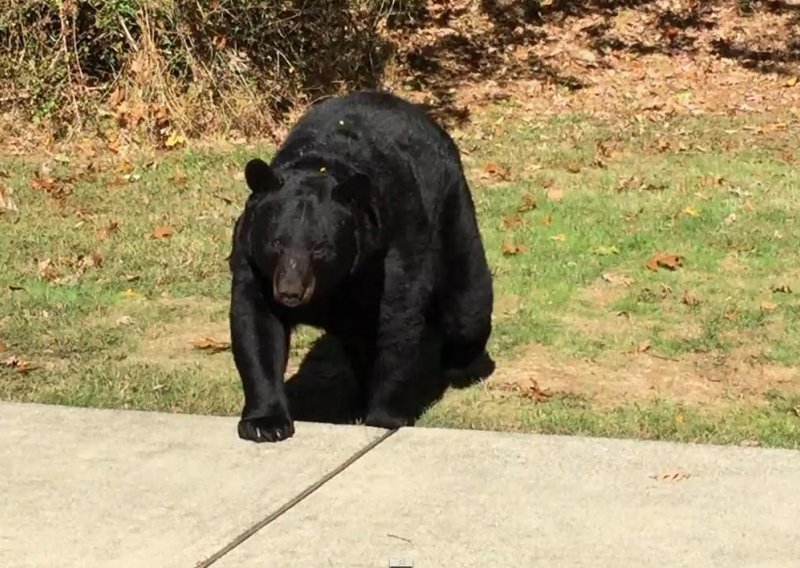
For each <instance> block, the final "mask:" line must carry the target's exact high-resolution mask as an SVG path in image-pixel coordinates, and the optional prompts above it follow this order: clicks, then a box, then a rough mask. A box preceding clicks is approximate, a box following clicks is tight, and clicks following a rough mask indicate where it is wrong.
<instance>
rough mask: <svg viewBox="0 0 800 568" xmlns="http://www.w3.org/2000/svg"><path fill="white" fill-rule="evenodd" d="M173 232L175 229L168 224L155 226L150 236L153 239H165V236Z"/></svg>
mask: <svg viewBox="0 0 800 568" xmlns="http://www.w3.org/2000/svg"><path fill="white" fill-rule="evenodd" d="M174 234H175V229H174V228H172V227H170V226H169V225H163V226H161V227H156V228H155V230H153V232H152V234H151V236H152V237H153V238H154V239H166V238H167V237H171V236H172V235H174Z"/></svg>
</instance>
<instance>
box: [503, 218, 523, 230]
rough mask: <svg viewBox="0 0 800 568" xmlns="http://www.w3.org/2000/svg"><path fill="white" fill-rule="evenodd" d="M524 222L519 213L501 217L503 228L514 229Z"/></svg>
mask: <svg viewBox="0 0 800 568" xmlns="http://www.w3.org/2000/svg"><path fill="white" fill-rule="evenodd" d="M523 224H524V220H523V219H522V217H521V216H520V215H509V216H507V217H503V228H504V229H516V228H518V227H521V226H522V225H523Z"/></svg>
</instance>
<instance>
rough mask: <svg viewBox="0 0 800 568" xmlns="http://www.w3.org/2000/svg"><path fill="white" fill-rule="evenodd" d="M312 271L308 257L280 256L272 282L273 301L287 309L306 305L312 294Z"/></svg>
mask: <svg viewBox="0 0 800 568" xmlns="http://www.w3.org/2000/svg"><path fill="white" fill-rule="evenodd" d="M314 282H315V280H314V271H313V269H312V267H311V262H310V259H309V258H308V255H299V254H292V253H287V252H285V253H283V254H281V257H280V260H279V261H278V266H277V267H276V269H275V274H274V277H273V282H272V291H273V295H274V297H275V300H276V301H277V302H279V303H281V304H283V305H284V306H286V307H287V308H296V307H297V306H301V305H303V304H307V303H308V302H309V301H310V300H311V296H312V295H313V294H314Z"/></svg>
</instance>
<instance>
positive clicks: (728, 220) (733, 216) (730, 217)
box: [723, 213, 736, 227]
mask: <svg viewBox="0 0 800 568" xmlns="http://www.w3.org/2000/svg"><path fill="white" fill-rule="evenodd" d="M723 222H724V223H725V225H727V226H729V227H730V226H731V225H733V224H734V223H735V222H736V213H731V214H730V215H728V216H727V217H725V220H724V221H723Z"/></svg>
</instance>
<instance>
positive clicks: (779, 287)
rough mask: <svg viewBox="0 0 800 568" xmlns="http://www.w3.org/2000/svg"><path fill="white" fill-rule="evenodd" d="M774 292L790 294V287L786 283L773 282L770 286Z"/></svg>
mask: <svg viewBox="0 0 800 568" xmlns="http://www.w3.org/2000/svg"><path fill="white" fill-rule="evenodd" d="M770 290H772V292H773V293H775V294H791V293H792V288H791V287H790V286H789V285H788V284H774V285H772V286H771V287H770Z"/></svg>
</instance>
